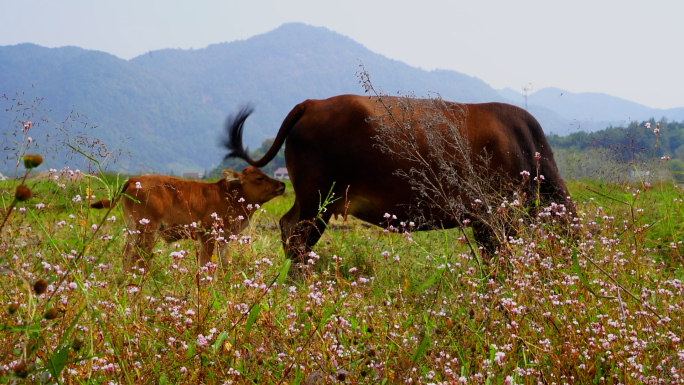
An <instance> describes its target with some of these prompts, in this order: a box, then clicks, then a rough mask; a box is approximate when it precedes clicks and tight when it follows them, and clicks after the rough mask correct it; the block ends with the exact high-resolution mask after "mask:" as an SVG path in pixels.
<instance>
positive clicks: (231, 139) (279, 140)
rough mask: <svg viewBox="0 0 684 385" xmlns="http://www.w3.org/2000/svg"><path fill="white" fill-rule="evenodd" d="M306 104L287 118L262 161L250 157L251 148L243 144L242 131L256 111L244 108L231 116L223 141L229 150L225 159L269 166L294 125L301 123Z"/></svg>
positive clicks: (296, 108) (293, 110) (299, 105)
mask: <svg viewBox="0 0 684 385" xmlns="http://www.w3.org/2000/svg"><path fill="white" fill-rule="evenodd" d="M304 110H305V108H304V103H300V104H298V105H297V106H296V107H295V108H294V109H292V111H290V113H289V114H288V115H287V117H285V120H284V121H283V124H282V125H281V126H280V130H279V131H278V135H276V138H275V140H274V142H273V145H271V148H270V149H269V150H268V151H267V152H266V154H264V156H262V157H261V159H257V160H254V159H252V158H251V157H250V156H249V148H245V147H244V144H243V142H242V131H243V128H244V124H245V120H247V117H248V116H249V115H250V114H251V113H252V112H253V111H254V109H253V108H252V107H244V108H242V109H241V110H240V112H238V113H237V115H234V116H231V117H229V118H228V120H227V121H226V134H227V137H226V139H225V140H224V141H223V145H224V146H225V147H226V148H227V149H228V151H229V152H228V155H226V156H225V158H224V159H228V158H240V159H244V160H245V161H246V162H247V163H249V164H250V165H252V166H254V167H264V166H265V165H267V164H268V162H270V161H271V160H273V158H275V156H276V155H277V154H278V151H280V148H281V147H283V144H284V143H285V139H286V138H287V136H288V135H289V134H290V131H291V130H292V128H293V127H294V125H295V124H296V123H297V122H298V121H299V119H300V118H301V117H302V115H304Z"/></svg>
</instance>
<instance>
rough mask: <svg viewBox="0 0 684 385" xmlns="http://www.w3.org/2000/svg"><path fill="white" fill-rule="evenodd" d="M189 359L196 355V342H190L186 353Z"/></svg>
mask: <svg viewBox="0 0 684 385" xmlns="http://www.w3.org/2000/svg"><path fill="white" fill-rule="evenodd" d="M185 356H186V357H187V358H188V359H191V358H193V357H195V344H188V351H187V353H186V354H185Z"/></svg>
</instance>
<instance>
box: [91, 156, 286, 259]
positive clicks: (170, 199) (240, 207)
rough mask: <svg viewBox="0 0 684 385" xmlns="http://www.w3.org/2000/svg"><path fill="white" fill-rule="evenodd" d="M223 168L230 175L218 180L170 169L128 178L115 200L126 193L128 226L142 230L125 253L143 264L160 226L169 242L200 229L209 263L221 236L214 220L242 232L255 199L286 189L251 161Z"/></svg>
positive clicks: (259, 201)
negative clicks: (170, 173)
mask: <svg viewBox="0 0 684 385" xmlns="http://www.w3.org/2000/svg"><path fill="white" fill-rule="evenodd" d="M222 174H223V176H224V177H225V178H223V179H221V180H219V181H217V182H214V183H204V182H194V181H187V180H182V179H178V178H174V177H170V176H166V175H143V176H139V177H135V178H130V179H129V180H128V181H126V183H125V184H124V185H123V188H122V189H121V193H120V194H119V195H118V196H117V198H115V200H114V203H115V204H116V201H117V200H118V199H121V197H122V196H123V197H124V198H123V212H124V220H125V221H126V225H127V226H128V229H129V230H137V233H135V245H131V244H128V245H127V246H126V247H127V249H133V250H132V252H127V253H126V254H132V255H131V256H132V257H133V259H134V260H137V261H138V263H139V264H141V265H144V261H145V258H144V257H146V256H147V255H149V253H150V252H151V251H152V248H153V247H154V243H155V241H156V233H157V232H159V234H160V235H161V236H162V237H163V238H164V239H165V240H166V241H167V242H172V241H175V240H178V239H182V238H188V237H191V236H193V234H196V235H197V236H198V237H199V239H200V240H201V246H202V248H201V254H200V264H201V265H205V264H206V263H207V262H209V261H210V260H211V254H212V252H213V250H214V246H215V239H216V237H218V235H215V234H211V230H212V226H213V224H214V223H217V222H218V221H222V222H223V223H224V224H225V225H226V229H225V230H226V231H227V232H229V234H235V235H237V234H238V233H239V232H240V231H241V230H242V229H244V228H245V226H247V223H248V221H249V218H250V217H251V216H252V214H253V213H254V212H255V211H256V208H255V207H254V205H257V204H258V205H261V204H264V203H265V202H268V201H269V200H271V199H273V198H275V197H276V196H278V195H282V194H283V192H284V191H285V184H284V183H283V182H280V181H277V180H275V179H272V178H270V177H268V175H266V174H264V173H263V172H262V171H261V170H259V169H258V168H256V167H252V166H248V167H246V168H245V169H244V170H242V172H241V173H238V172H235V171H233V170H223V172H222ZM129 197H130V198H133V199H130V198H129ZM90 206H91V207H93V208H96V209H100V208H106V207H110V206H111V204H110V202H109V200H108V199H107V198H104V199H100V200H99V201H97V202H94V203H93V204H91V205H90ZM240 216H242V217H243V218H242V219H240ZM193 223H194V224H193ZM195 226H196V228H195ZM225 236H226V237H228V234H226V235H225ZM129 251H130V250H129ZM129 259H130V258H129Z"/></svg>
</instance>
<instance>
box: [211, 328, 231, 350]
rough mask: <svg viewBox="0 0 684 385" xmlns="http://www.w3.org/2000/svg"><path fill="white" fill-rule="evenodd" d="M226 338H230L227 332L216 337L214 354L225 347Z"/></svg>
mask: <svg viewBox="0 0 684 385" xmlns="http://www.w3.org/2000/svg"><path fill="white" fill-rule="evenodd" d="M226 338H228V333H227V332H221V334H219V335H218V337H216V341H215V342H214V353H216V352H218V351H219V350H220V349H221V346H223V341H225V340H226Z"/></svg>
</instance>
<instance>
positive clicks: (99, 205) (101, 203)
mask: <svg viewBox="0 0 684 385" xmlns="http://www.w3.org/2000/svg"><path fill="white" fill-rule="evenodd" d="M129 182H130V179H129V180H127V181H126V183H124V185H123V186H122V187H121V190H119V192H118V193H116V195H115V196H114V198H112V199H111V200H110V199H109V198H102V199H100V200H98V201H95V202H93V203H91V204H90V207H92V208H94V209H108V208H110V207H114V206H116V204H117V202H119V199H121V196H122V195H123V192H124V191H126V189H127V188H128V184H129Z"/></svg>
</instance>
